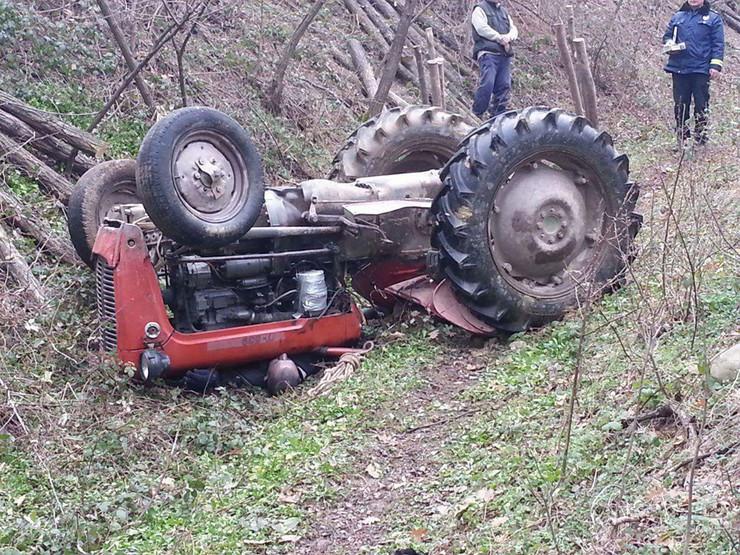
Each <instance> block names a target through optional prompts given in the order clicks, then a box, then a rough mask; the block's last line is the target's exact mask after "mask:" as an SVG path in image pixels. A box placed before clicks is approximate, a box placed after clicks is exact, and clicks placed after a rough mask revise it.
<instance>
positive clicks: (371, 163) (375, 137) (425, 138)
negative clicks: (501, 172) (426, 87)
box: [329, 106, 473, 181]
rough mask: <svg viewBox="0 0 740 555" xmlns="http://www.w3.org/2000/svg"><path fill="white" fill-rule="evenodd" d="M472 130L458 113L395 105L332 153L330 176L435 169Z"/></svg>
mask: <svg viewBox="0 0 740 555" xmlns="http://www.w3.org/2000/svg"><path fill="white" fill-rule="evenodd" d="M472 130H473V128H472V127H470V126H469V125H468V124H466V123H465V122H464V121H463V118H462V117H461V116H458V115H456V114H451V113H448V112H445V111H444V110H441V109H440V108H435V107H431V106H409V107H407V108H403V109H401V108H393V109H391V110H388V111H387V112H384V113H382V114H380V115H379V116H377V117H375V118H373V119H370V120H368V121H367V122H365V124H364V125H362V126H361V127H360V128H359V129H357V131H355V132H354V133H353V134H352V135H351V136H350V137H349V139H347V142H346V144H345V145H344V147H343V148H342V150H340V151H339V154H337V156H336V158H335V159H334V163H333V169H332V171H331V173H330V174H329V178H330V179H333V180H335V181H353V180H355V179H358V178H361V177H370V176H377V175H391V174H397V173H411V172H420V171H426V170H434V169H439V168H441V167H442V166H444V165H445V163H447V160H449V159H450V157H451V156H452V155H453V154H454V153H455V152H457V149H458V147H459V145H460V141H462V140H463V139H464V138H465V136H466V135H467V134H468V133H470V132H471V131H472Z"/></svg>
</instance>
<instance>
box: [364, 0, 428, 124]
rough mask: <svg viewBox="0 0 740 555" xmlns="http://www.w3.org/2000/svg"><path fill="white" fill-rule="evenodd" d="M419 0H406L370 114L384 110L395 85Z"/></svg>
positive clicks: (372, 115)
mask: <svg viewBox="0 0 740 555" xmlns="http://www.w3.org/2000/svg"><path fill="white" fill-rule="evenodd" d="M417 3H418V0H406V5H405V6H404V9H403V13H402V14H401V19H400V21H399V22H398V28H397V29H396V36H395V37H393V43H392V44H391V49H390V51H389V52H388V57H387V61H386V63H385V67H384V68H383V74H382V75H381V77H380V83H378V92H377V93H376V94H375V98H373V100H372V102H370V108H369V109H368V116H370V117H374V116H377V115H378V114H379V113H380V112H381V111H382V110H383V105H384V104H385V101H386V99H387V98H388V93H389V92H390V90H391V87H392V86H393V81H394V80H395V78H396V73H398V66H399V64H400V63H401V55H402V54H403V46H404V44H406V38H407V37H408V34H409V27H411V22H412V21H413V20H414V14H415V13H416V6H417Z"/></svg>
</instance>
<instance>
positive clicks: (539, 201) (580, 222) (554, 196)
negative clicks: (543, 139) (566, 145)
mask: <svg viewBox="0 0 740 555" xmlns="http://www.w3.org/2000/svg"><path fill="white" fill-rule="evenodd" d="M605 216H606V210H605V201H604V196H603V193H602V191H601V187H600V183H599V180H598V179H597V177H596V175H595V174H593V173H591V172H589V171H588V170H587V168H584V167H583V164H582V163H579V161H578V160H577V159H575V158H569V157H568V156H567V155H563V154H562V153H553V154H549V155H542V154H540V155H538V156H537V157H536V158H534V159H532V158H530V159H528V160H526V161H525V162H523V163H522V164H519V165H518V166H517V169H516V170H515V171H514V172H513V173H512V174H511V175H510V176H509V178H508V179H507V181H506V183H504V184H502V185H501V186H500V187H499V188H498V190H497V192H496V195H495V196H494V201H493V207H492V210H491V213H490V217H489V222H488V239H489V245H490V248H491V254H492V256H493V261H494V263H495V264H496V266H497V267H498V269H499V271H500V273H501V275H502V276H503V277H504V279H505V280H506V281H507V283H509V284H510V285H511V286H512V287H514V288H515V289H516V290H518V291H519V292H521V293H524V294H526V295H529V296H531V297H534V298H555V297H560V296H563V295H565V294H568V293H569V292H570V291H572V289H573V287H574V286H577V285H579V284H581V283H583V282H585V281H587V280H588V279H589V276H590V274H591V272H592V271H593V270H594V269H595V268H597V267H598V263H599V261H600V259H601V256H602V252H603V249H602V248H601V244H602V241H599V239H600V237H602V236H603V235H604V232H605V225H606V220H607V218H606V217H605Z"/></svg>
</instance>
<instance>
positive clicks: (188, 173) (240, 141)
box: [136, 107, 264, 249]
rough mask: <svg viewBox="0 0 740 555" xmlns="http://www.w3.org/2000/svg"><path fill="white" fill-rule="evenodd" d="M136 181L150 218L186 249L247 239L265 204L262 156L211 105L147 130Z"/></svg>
mask: <svg viewBox="0 0 740 555" xmlns="http://www.w3.org/2000/svg"><path fill="white" fill-rule="evenodd" d="M136 163H137V167H136V182H137V185H138V190H139V194H140V195H141V198H142V200H143V202H144V208H146V211H147V213H148V214H149V217H150V218H151V219H152V222H153V223H154V224H155V225H156V226H157V228H159V229H160V230H161V231H162V233H163V234H164V235H165V236H167V237H169V238H170V239H173V240H175V241H177V242H178V243H181V244H183V245H186V246H188V247H192V248H204V249H206V248H207V249H213V248H218V247H222V246H225V245H228V244H229V243H232V242H234V241H236V240H238V239H239V238H241V237H242V236H243V235H244V234H245V233H246V232H247V231H249V229H250V228H251V227H252V225H254V223H255V221H256V220H257V218H258V216H259V214H260V211H261V209H262V203H263V202H264V181H263V175H262V161H261V160H260V156H259V153H258V152H257V149H256V147H255V146H254V144H253V143H252V140H251V139H250V137H249V135H248V134H247V132H246V131H245V130H244V129H243V128H242V127H241V126H240V125H239V124H238V123H237V122H236V121H234V120H233V119H231V118H230V117H229V116H227V115H226V114H223V113H221V112H219V111H218V110H213V109H211V108H202V107H193V108H182V109H180V110H175V111H174V112H172V113H170V114H169V115H168V116H167V117H165V118H163V119H161V120H160V121H158V122H157V123H156V124H155V125H154V126H153V127H152V128H151V129H150V130H149V132H148V133H147V134H146V137H144V141H143V142H142V144H141V148H140V149H139V156H138V157H137V159H136Z"/></svg>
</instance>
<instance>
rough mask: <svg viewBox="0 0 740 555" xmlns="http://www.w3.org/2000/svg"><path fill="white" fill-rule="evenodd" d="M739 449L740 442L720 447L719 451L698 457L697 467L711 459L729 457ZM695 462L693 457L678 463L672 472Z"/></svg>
mask: <svg viewBox="0 0 740 555" xmlns="http://www.w3.org/2000/svg"><path fill="white" fill-rule="evenodd" d="M738 447H740V441H736V442H734V443H730V444H729V445H725V446H724V447H720V448H719V449H715V450H714V451H710V452H709V453H704V454H703V455H698V456H697V457H696V465H697V466H698V465H699V463H701V462H704V461H705V460H707V459H708V458H710V457H715V456H722V455H728V454H730V453H732V452H733V451H734V450H735V449H737V448H738ZM693 461H694V458H693V457H692V458H690V459H686V460H685V461H681V462H680V463H678V464H677V465H676V466H674V467H673V469H672V471H673V472H675V471H677V470H681V469H682V468H683V467H685V466H689V465H690V464H691V463H692V462H693Z"/></svg>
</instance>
